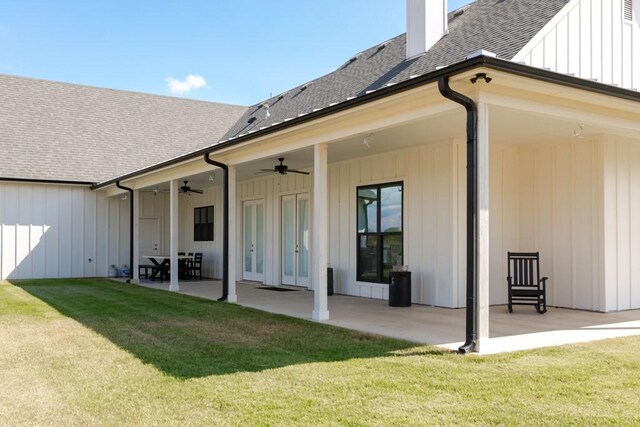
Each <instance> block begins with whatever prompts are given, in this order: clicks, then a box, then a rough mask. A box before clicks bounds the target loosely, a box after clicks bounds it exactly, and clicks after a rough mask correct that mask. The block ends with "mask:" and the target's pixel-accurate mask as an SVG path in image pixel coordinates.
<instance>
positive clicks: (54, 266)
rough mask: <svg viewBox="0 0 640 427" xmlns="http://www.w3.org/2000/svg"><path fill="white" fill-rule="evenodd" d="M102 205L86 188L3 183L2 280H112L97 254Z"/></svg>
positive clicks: (0, 191)
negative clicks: (100, 206) (73, 278)
mask: <svg viewBox="0 0 640 427" xmlns="http://www.w3.org/2000/svg"><path fill="white" fill-rule="evenodd" d="M102 203H104V201H103V200H102V199H101V198H100V197H99V195H98V194H97V193H95V192H93V191H91V190H89V189H87V188H82V187H74V186H63V185H42V184H26V183H25V184H22V183H2V184H0V254H1V262H0V278H2V279H29V278H61V277H94V276H98V275H106V269H105V268H104V263H103V265H100V263H99V260H98V259H99V256H100V254H99V253H98V249H97V241H98V240H99V239H98V230H99V226H98V221H99V219H98V216H97V209H98V205H99V204H102ZM102 236H104V235H102ZM102 257H103V258H104V251H103V252H102Z"/></svg>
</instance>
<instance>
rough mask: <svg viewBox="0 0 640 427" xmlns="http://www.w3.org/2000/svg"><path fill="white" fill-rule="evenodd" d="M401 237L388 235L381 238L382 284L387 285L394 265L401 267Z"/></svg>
mask: <svg viewBox="0 0 640 427" xmlns="http://www.w3.org/2000/svg"><path fill="white" fill-rule="evenodd" d="M402 264H403V258H402V235H400V234H388V235H385V236H383V237H382V282H383V283H389V273H390V272H391V271H392V268H393V266H394V265H402Z"/></svg>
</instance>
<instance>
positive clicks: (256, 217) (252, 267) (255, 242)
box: [242, 200, 264, 282]
mask: <svg viewBox="0 0 640 427" xmlns="http://www.w3.org/2000/svg"><path fill="white" fill-rule="evenodd" d="M242 218H243V219H242V223H243V230H244V231H243V249H242V258H243V263H242V264H243V268H242V271H243V274H242V278H243V279H244V280H252V281H256V282H262V281H264V201H263V200H251V201H247V202H244V203H243V204H242Z"/></svg>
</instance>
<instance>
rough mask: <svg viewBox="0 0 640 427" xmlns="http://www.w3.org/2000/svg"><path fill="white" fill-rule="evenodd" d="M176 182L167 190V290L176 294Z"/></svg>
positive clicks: (177, 184) (177, 237)
mask: <svg viewBox="0 0 640 427" xmlns="http://www.w3.org/2000/svg"><path fill="white" fill-rule="evenodd" d="M179 185H180V184H179V182H178V180H175V179H174V180H172V181H171V183H170V190H169V256H170V257H171V260H170V262H169V268H170V270H171V282H170V284H169V290H170V291H172V292H178V291H179V290H180V285H179V283H178V276H179V274H178V245H179V244H180V240H179V235H178V228H179V225H178V192H179V188H178V187H179Z"/></svg>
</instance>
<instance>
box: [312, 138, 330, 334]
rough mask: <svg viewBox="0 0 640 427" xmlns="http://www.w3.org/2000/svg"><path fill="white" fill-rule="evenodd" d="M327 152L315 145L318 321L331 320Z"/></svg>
mask: <svg viewBox="0 0 640 427" xmlns="http://www.w3.org/2000/svg"><path fill="white" fill-rule="evenodd" d="M327 151H328V147H327V144H317V145H314V147H313V234H312V235H313V238H312V248H313V249H312V252H311V254H312V256H313V259H314V260H315V262H314V267H315V268H314V269H313V273H312V278H313V280H312V285H313V313H312V319H313V320H315V321H322V320H329V310H328V307H327V306H328V298H327V260H328V258H329V257H328V250H329V238H328V221H327V209H328V206H329V197H328V194H329V192H328V177H327V171H328V168H327Z"/></svg>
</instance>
